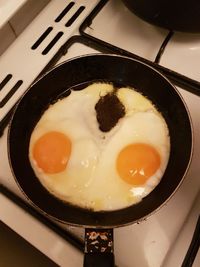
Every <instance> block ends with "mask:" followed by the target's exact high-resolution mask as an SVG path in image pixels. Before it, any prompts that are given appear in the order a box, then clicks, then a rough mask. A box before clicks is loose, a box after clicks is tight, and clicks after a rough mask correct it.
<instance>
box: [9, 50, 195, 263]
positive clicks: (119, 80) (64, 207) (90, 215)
mask: <svg viewBox="0 0 200 267" xmlns="http://www.w3.org/2000/svg"><path fill="white" fill-rule="evenodd" d="M94 81H109V82H113V83H114V84H116V85H122V86H124V85H126V86H130V87H133V88H136V89H137V90H138V91H140V92H142V93H143V94H144V95H145V96H147V97H148V98H149V99H150V100H152V101H153V103H154V104H155V105H156V107H157V108H158V110H159V111H160V112H161V113H162V115H163V116H164V118H165V120H166V122H167V124H168V128H169V133H170V140H171V153H170V158H169V163H168V166H167V169H166V171H165V173H164V176H163V178H162V180H161V182H160V183H159V185H158V186H157V187H156V188H155V189H154V190H153V191H152V192H151V193H150V194H149V195H148V196H147V197H145V198H144V199H143V200H142V201H141V202H140V203H139V204H137V205H132V206H131V207H128V208H124V209H121V210H116V211H107V212H93V211H90V210H86V209H83V208H78V207H75V206H72V205H69V204H66V203H64V202H62V201H60V200H59V199H57V198H55V197H54V196H52V195H51V194H49V193H48V191H47V190H46V189H45V188H44V187H43V186H42V185H41V184H40V182H39V180H38V179H37V178H36V176H35V174H34V172H33V170H32V168H31V165H30V162H29V158H28V150H29V139H30V135H31V132H32V130H33V128H34V126H35V125H36V123H37V121H38V120H39V118H40V116H41V115H42V113H43V111H44V110H45V109H46V108H47V107H48V105H49V104H50V103H52V102H54V101H55V100H56V99H58V98H60V97H63V96H64V95H66V96H67V95H68V94H69V93H70V88H72V87H73V88H74V90H82V89H83V88H84V87H85V86H87V84H88V83H91V82H94ZM8 151H9V158H10V164H11V167H12V171H13V174H14V176H15V179H16V182H17V183H18V185H19V187H20V188H21V189H22V191H23V192H24V193H25V195H26V196H27V198H28V199H29V201H30V202H31V203H32V204H33V205H34V206H35V207H36V208H37V209H39V210H40V212H42V213H45V214H46V215H48V216H50V217H53V218H55V219H56V220H59V221H62V222H64V223H66V224H71V225H77V226H83V227H85V228H93V229H94V231H96V230H95V228H100V229H102V231H103V233H100V234H98V238H97V239H98V242H99V240H100V239H101V238H100V237H101V235H103V236H104V235H105V234H106V233H107V237H108V238H107V239H108V241H109V238H112V231H110V232H109V231H107V232H106V230H105V229H107V228H110V229H111V228H113V227H118V226H123V225H128V224H130V223H134V222H138V221H141V220H142V219H144V218H145V217H147V216H149V215H150V214H151V213H153V212H154V211H155V210H157V209H158V208H159V207H160V206H162V205H163V204H164V203H166V201H167V200H168V199H169V198H170V197H171V196H172V194H173V193H174V192H175V191H176V189H177V188H178V186H179V185H180V183H181V181H182V179H183V177H184V175H185V173H186V171H187V168H188V165H189V162H190V159H191V151H192V129H191V122H190V117H189V114H188V111H187V108H186V106H185V104H184V103H183V100H182V98H181V97H180V95H179V94H178V92H177V91H176V89H175V87H174V86H173V85H172V84H171V83H170V82H169V81H168V80H167V79H166V78H165V77H164V76H163V75H161V74H160V73H159V72H157V71H156V70H154V69H153V68H152V67H149V66H148V65H146V64H144V63H141V62H139V61H136V60H132V59H129V58H126V57H122V56H116V55H102V54H101V55H100V54H99V55H88V56H82V57H78V58H76V59H73V60H69V61H67V62H65V63H63V64H61V65H59V66H58V67H56V68H54V69H53V70H51V71H50V72H48V73H47V74H45V75H44V76H43V77H42V78H40V79H39V80H38V81H37V82H36V83H35V84H33V85H32V86H31V88H30V89H29V90H28V91H27V92H26V93H25V95H24V96H23V97H22V98H21V100H20V102H19V104H18V105H17V108H16V110H15V112H14V115H13V118H12V121H11V124H10V128H9V136H8ZM91 234H92V233H91V231H89V230H87V231H86V239H87V241H88V242H89V240H90V238H89V237H90V235H91ZM93 234H94V233H93ZM93 236H94V235H93ZM99 238H100V239H99ZM102 239H103V244H100V243H102V242H100V243H99V244H100V246H104V247H105V246H107V244H105V238H102ZM101 241H102V240H101ZM88 242H87V245H88ZM108 243H109V242H108ZM110 244H111V243H110ZM91 247H92V244H91V246H90V247H89V248H88V247H87V246H86V251H87V252H91V251H94V250H93V248H91ZM106 251H107V253H100V254H101V256H100V258H99V259H98V262H95V264H94V265H92V264H91V265H89V263H88V261H89V262H90V263H91V261H93V258H92V257H90V256H91V255H95V259H97V257H99V256H98V255H99V254H98V251H97V252H95V253H87V254H86V258H85V266H113V265H112V264H113V254H110V252H112V246H111V247H110V250H106ZM102 255H103V256H104V257H103V256H102ZM88 257H89V258H88ZM107 257H108V259H110V262H111V263H108V262H107V263H108V265H106V264H107V263H105V262H104V263H102V262H101V261H100V259H101V260H102V261H104V259H105V258H106V260H107Z"/></svg>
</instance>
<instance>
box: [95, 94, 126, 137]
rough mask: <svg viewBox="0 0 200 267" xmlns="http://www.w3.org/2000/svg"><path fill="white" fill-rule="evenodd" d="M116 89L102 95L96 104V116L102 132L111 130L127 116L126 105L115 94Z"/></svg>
mask: <svg viewBox="0 0 200 267" xmlns="http://www.w3.org/2000/svg"><path fill="white" fill-rule="evenodd" d="M115 92H116V90H114V92H112V93H108V94H106V95H105V96H101V97H100V99H99V101H98V102H97V103H96V105H95V110H96V118H97V121H98V123H99V129H100V130H101V131H102V132H109V131H110V130H111V129H112V128H113V127H114V126H115V125H116V124H117V122H118V121H119V119H121V118H122V117H124V116H125V107H124V105H123V104H122V103H121V102H120V100H119V99H118V97H117V96H116V94H115Z"/></svg>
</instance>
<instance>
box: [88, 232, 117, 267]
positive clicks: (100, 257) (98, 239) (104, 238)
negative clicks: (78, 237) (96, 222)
mask: <svg viewBox="0 0 200 267" xmlns="http://www.w3.org/2000/svg"><path fill="white" fill-rule="evenodd" d="M83 266H84V267H114V266H115V264H114V254H113V229H89V228H86V229H85V255H84V265H83Z"/></svg>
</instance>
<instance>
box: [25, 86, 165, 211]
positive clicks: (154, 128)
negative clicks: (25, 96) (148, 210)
mask: <svg viewBox="0 0 200 267" xmlns="http://www.w3.org/2000/svg"><path fill="white" fill-rule="evenodd" d="M113 90H114V87H113V85H112V84H106V83H94V84H92V85H89V86H88V87H87V88H85V89H83V90H81V91H75V90H72V92H71V94H70V95H69V96H67V97H65V98H63V99H61V100H58V101H57V102H56V103H54V104H52V105H51V106H50V107H48V109H47V110H46V111H45V112H44V114H43V115H42V116H41V118H40V120H39V121H38V123H37V125H36V126H35V128H34V130H33V132H32V134H31V138H30V145H29V159H30V163H31V166H32V168H33V170H34V172H35V174H36V176H37V177H38V179H39V180H40V182H41V183H42V184H43V186H44V187H45V188H46V189H47V190H48V191H49V192H50V193H52V194H53V195H55V196H56V197H57V198H60V199H61V200H63V201H66V202H68V203H71V204H73V205H77V206H79V207H82V208H87V209H92V210H95V211H100V210H116V209H121V208H125V207H128V206H130V205H133V204H136V203H138V202H139V201H141V200H142V198H143V197H144V196H146V195H148V194H149V193H150V192H151V191H152V190H153V189H154V188H155V187H156V185H157V184H158V183H159V182H160V180H161V178H162V176H163V174H164V171H165V169H166V166H167V163H168V159H169V153H170V138H169V131H168V128H167V124H166V122H165V120H164V118H163V117H162V116H161V114H160V113H159V112H158V111H157V109H156V108H155V106H154V105H153V104H152V103H151V101H150V100H149V99H147V98H146V97H144V96H143V95H142V94H140V93H139V92H136V91H135V90H134V89H132V88H120V89H118V90H117V92H116V95H117V97H118V99H119V100H120V102H121V103H122V104H123V105H124V107H125V116H124V117H123V118H121V119H120V120H119V121H118V123H117V124H116V125H115V126H114V127H113V128H112V129H111V130H110V131H109V132H102V131H101V130H100V129H99V125H98V122H97V118H96V112H95V105H96V103H97V102H98V100H99V98H100V97H101V96H105V95H106V94H108V93H111V92H113Z"/></svg>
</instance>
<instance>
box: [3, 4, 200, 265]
mask: <svg viewBox="0 0 200 267" xmlns="http://www.w3.org/2000/svg"><path fill="white" fill-rule="evenodd" d="M24 2H25V3H24V4H23V5H22V6H21V9H19V8H18V11H17V13H15V16H14V17H13V18H10V19H9V20H8V21H7V22H5V23H6V24H5V25H4V28H6V27H11V30H12V31H13V32H14V34H15V38H13V39H12V38H11V39H12V40H11V41H10V45H9V46H8V47H7V48H6V49H5V48H4V49H3V48H2V49H1V48H0V51H3V52H2V54H1V56H0V129H1V132H2V136H1V138H0V184H1V185H2V188H1V189H0V199H1V203H2V204H1V207H0V220H2V221H3V222H5V223H6V224H7V225H9V226H10V227H11V228H12V229H14V230H15V231H16V232H18V233H19V234H20V235H21V236H22V237H24V238H25V239H26V240H28V241H29V242H30V243H31V244H33V245H34V246H35V247H37V248H38V249H39V250H41V251H42V252H43V253H44V254H46V255H47V256H48V257H49V258H51V259H52V260H53V261H54V262H56V263H57V264H58V265H59V266H66V265H67V266H70V267H73V266H81V265H82V261H83V253H82V249H83V238H84V231H83V229H81V228H75V227H71V226H66V225H62V224H60V223H59V224H58V223H56V222H54V221H49V219H47V218H43V217H42V216H41V215H40V214H37V212H36V211H35V210H34V209H33V208H32V207H29V205H28V204H27V203H26V199H25V197H24V196H23V195H22V193H21V191H20V190H19V188H18V186H17V185H16V183H15V181H14V178H13V176H12V173H11V171H10V167H9V163H8V158H7V131H8V126H7V123H8V122H9V120H10V115H11V114H12V110H13V107H14V106H15V104H16V103H17V101H18V99H19V98H20V97H21V96H22V95H23V93H24V92H25V91H26V90H27V88H28V87H29V86H30V85H31V84H32V83H33V82H34V81H35V80H36V79H37V78H38V77H39V76H40V75H41V74H43V73H45V72H46V71H48V70H49V69H51V68H52V67H53V66H55V65H57V64H59V63H61V62H63V61H65V60H68V59H70V58H73V57H76V56H80V55H85V54H91V53H114V54H121V55H126V56H129V57H132V58H136V59H139V60H141V61H142V62H145V63H147V64H149V65H151V66H153V67H154V68H156V69H157V70H159V71H160V72H162V73H163V74H164V75H166V76H167V77H168V78H169V79H170V80H171V81H172V82H173V83H174V84H175V85H176V86H177V88H178V90H179V92H180V93H181V95H182V96H183V98H184V100H185V102H186V104H187V106H188V108H189V112H190V114H191V118H192V123H193V129H194V154H193V159H192V163H191V167H190V169H189V172H188V174H187V176H186V178H185V180H184V182H183V184H182V185H181V187H180V189H179V190H178V191H177V192H176V194H175V195H174V196H173V197H172V199H171V200H170V201H169V202H168V203H167V205H166V206H164V207H163V208H162V209H161V210H159V211H158V212H157V213H155V214H154V215H152V216H151V217H149V218H148V219H147V220H146V221H143V222H142V223H140V224H135V225H131V226H127V227H123V228H118V229H115V230H114V236H115V261H116V265H117V266H122V267H123V266H124V267H125V266H126V267H128V266H130V267H132V266H142V267H161V266H162V267H171V266H172V267H174V266H181V264H182V262H183V259H184V258H185V255H186V252H187V250H188V247H189V244H190V242H191V239H192V234H193V231H194V228H195V225H196V222H197V219H198V216H199V211H200V208H199V207H200V179H199V175H198V174H199V173H200V166H199V161H198V155H199V154H200V140H199V138H198V135H199V133H200V121H199V112H200V98H199V95H200V73H199V71H198V70H199V67H200V61H199V58H200V34H195V35H194V34H185V33H174V32H169V31H167V30H164V29H161V28H158V27H155V26H152V25H150V24H148V23H146V22H144V21H142V20H141V19H139V18H138V17H136V16H135V15H134V14H133V13H131V12H130V11H129V10H128V9H127V8H126V7H125V6H124V5H123V3H122V2H121V1H118V0H110V1H107V0H101V1H99V0H94V1H89V0H88V1H87V0H85V1H81V0H77V1H64V0H52V1H41V2H43V4H40V6H41V7H40V10H39V11H37V12H36V11H35V13H37V14H35V13H34V16H33V17H34V18H32V20H31V21H28V22H27V25H26V27H25V26H24V27H23V30H21V31H20V30H19V24H20V23H18V21H20V19H21V16H19V14H22V13H23V12H24V14H25V13H26V12H27V11H31V10H33V6H34V5H36V6H37V4H36V3H34V2H38V1H24ZM36 6H34V10H36ZM38 9H39V8H38ZM30 14H32V13H31V12H30ZM1 33H2V32H1V31H0V34H1ZM6 36H8V32H7V33H6ZM8 39H9V38H8ZM183 146H184V144H183ZM180 160H181V159H180ZM16 216H18V217H19V218H20V220H17V221H16ZM33 228H34V229H35V230H34V233H33V231H32V229H33ZM41 236H43V238H41ZM199 260H200V259H199V254H197V257H196V258H195V261H194V263H193V266H196V267H197V266H198V262H199ZM185 266H187V265H185Z"/></svg>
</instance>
